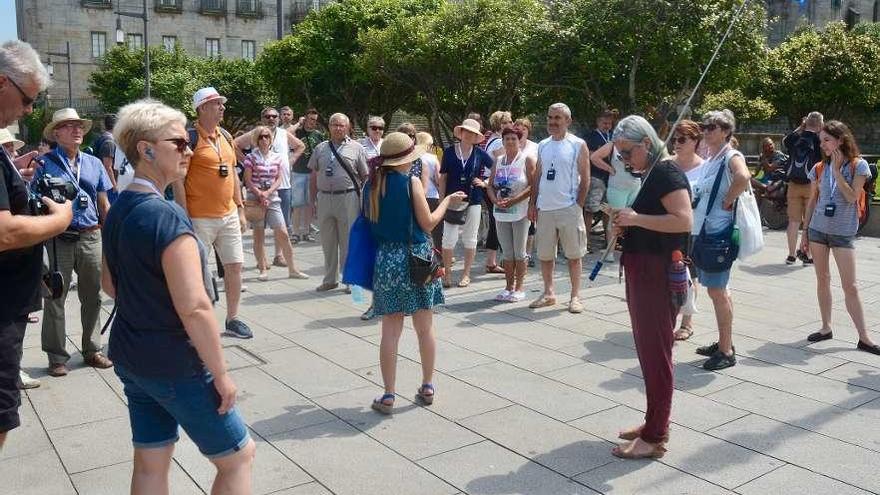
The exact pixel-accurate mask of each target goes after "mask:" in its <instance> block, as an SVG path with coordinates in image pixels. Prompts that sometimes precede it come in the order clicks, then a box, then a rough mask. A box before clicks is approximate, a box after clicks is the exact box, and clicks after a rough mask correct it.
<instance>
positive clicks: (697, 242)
mask: <svg viewBox="0 0 880 495" xmlns="http://www.w3.org/2000/svg"><path fill="white" fill-rule="evenodd" d="M726 166H727V161H726V160H725V161H724V163H722V164H721V168H719V169H718V175H716V176H715V183H714V184H713V185H712V192H711V193H710V194H709V204H707V205H706V216H707V217H708V216H709V212H711V211H712V205H713V204H714V203H715V199H716V196H717V195H718V188H719V187H720V185H721V175H722V174H723V173H724V167H726ZM737 201H739V200H737ZM735 230H736V203H734V204H733V221H732V222H731V223H730V225H729V226H728V227H727V228H726V229H724V230H722V231H721V232H716V233H714V234H707V233H706V221H705V219H704V220H703V226H702V227H701V228H700V234H699V235H697V237H696V239H694V245H693V252H692V253H691V259H692V260H693V262H694V265H696V266H697V268H699V269H700V270H703V271H704V272H708V273H718V272H724V271H727V270H730V267H731V266H733V262H734V260H736V258H737V256H739V242H737V240H735V239H734V237H735V236H734V231H735Z"/></svg>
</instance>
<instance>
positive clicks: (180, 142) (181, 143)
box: [162, 138, 189, 153]
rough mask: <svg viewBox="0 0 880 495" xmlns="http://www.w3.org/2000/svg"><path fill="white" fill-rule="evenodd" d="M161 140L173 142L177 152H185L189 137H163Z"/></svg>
mask: <svg viewBox="0 0 880 495" xmlns="http://www.w3.org/2000/svg"><path fill="white" fill-rule="evenodd" d="M162 141H168V142H171V143H174V145H175V146H177V152H178V153H185V152H186V148H187V147H188V146H189V139H186V138H168V139H163V140H162Z"/></svg>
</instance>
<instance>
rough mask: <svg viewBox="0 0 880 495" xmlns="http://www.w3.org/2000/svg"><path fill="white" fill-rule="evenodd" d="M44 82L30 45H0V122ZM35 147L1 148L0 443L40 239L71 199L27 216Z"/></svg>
mask: <svg viewBox="0 0 880 495" xmlns="http://www.w3.org/2000/svg"><path fill="white" fill-rule="evenodd" d="M48 85H49V74H48V73H47V72H46V69H45V68H44V67H43V64H42V63H41V62H40V57H39V55H38V54H37V52H36V51H34V49H33V48H31V46H30V45H28V44H27V43H24V42H21V41H17V40H16V41H8V42H6V43H3V44H2V45H0V127H6V126H8V125H10V124H12V123H14V122H15V121H17V120H18V119H20V118H21V117H23V116H25V115H27V114H29V113H31V112H32V111H33V103H34V99H35V98H36V97H37V95H38V94H39V93H40V92H41V91H43V90H44V89H46V87H47V86H48ZM35 156H36V153H34V152H32V153H28V154H25V155H23V156H21V157H19V159H16V160H13V159H12V157H10V156H9V155H7V154H6V152H5V151H4V150H3V149H0V280H2V281H3V282H2V283H0V300H2V301H3V304H0V448H2V446H3V442H4V441H5V440H6V433H7V432H8V431H10V430H12V429H14V428H17V427H18V426H19V424H20V420H19V417H18V408H19V406H20V405H21V396H20V393H19V391H18V384H17V382H18V372H19V367H20V365H21V352H22V341H23V340H24V330H25V326H26V325H27V317H28V313H30V312H32V311H36V310H38V309H40V272H41V270H42V264H43V255H42V244H41V243H42V242H43V241H44V240H46V239H50V238H52V237H53V236H55V235H57V234H59V233H60V232H62V231H64V229H65V228H66V227H67V226H68V225H69V224H70V221H71V219H72V210H71V203H70V202H69V201H66V202H64V203H63V204H58V203H55V202H54V201H52V200H51V199H49V198H43V199H42V200H41V202H42V204H43V205H45V209H46V210H47V212H46V214H44V215H42V216H32V213H31V210H30V207H29V204H28V203H29V199H30V196H29V193H28V188H27V183H26V182H25V180H26V179H27V178H29V177H31V176H33V168H31V167H30V163H31V160H33V158H34V157H35Z"/></svg>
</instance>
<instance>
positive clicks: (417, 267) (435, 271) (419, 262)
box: [407, 178, 443, 287]
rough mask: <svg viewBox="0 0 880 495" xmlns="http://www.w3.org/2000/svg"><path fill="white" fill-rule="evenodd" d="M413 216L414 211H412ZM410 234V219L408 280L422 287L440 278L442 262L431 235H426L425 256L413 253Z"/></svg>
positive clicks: (409, 185) (410, 185) (409, 184)
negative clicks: (428, 245)
mask: <svg viewBox="0 0 880 495" xmlns="http://www.w3.org/2000/svg"><path fill="white" fill-rule="evenodd" d="M407 181H409V182H408V183H407V184H408V185H407V193H408V196H409V200H410V205H411V204H412V180H411V179H409V178H407ZM413 216H415V211H413ZM412 236H413V228H412V221H410V222H409V239H408V246H409V248H408V249H407V253H408V254H409V256H407V260H408V265H409V280H410V282H412V284H413V285H415V286H416V287H424V286H425V285H427V284H429V283H431V281H433V280H434V279H437V278H440V276H441V271H442V269H443V262H442V260H441V258H440V251H438V250H437V248H435V247H434V244H433V241H432V240H431V236H428V241H429V242H431V250H430V251H429V252H428V255H427V256H421V255H418V254H415V253H413V244H412Z"/></svg>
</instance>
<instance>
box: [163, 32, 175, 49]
mask: <svg viewBox="0 0 880 495" xmlns="http://www.w3.org/2000/svg"><path fill="white" fill-rule="evenodd" d="M162 46H163V47H165V51H166V52H168V53H172V52H174V47H175V46H177V36H162Z"/></svg>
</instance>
